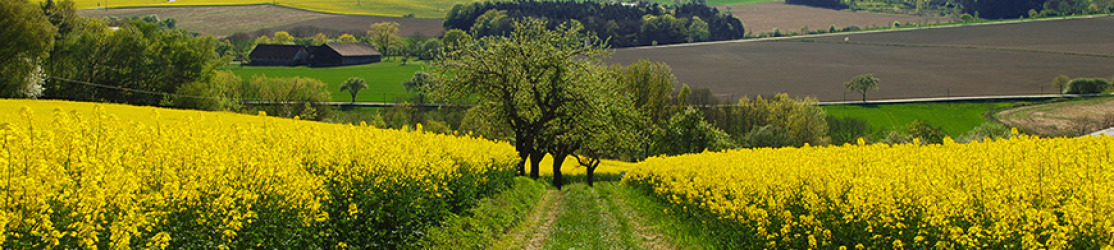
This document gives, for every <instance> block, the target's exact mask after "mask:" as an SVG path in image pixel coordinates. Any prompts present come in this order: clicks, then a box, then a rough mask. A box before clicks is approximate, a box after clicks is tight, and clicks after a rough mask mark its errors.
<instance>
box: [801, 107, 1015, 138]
mask: <svg viewBox="0 0 1114 250" xmlns="http://www.w3.org/2000/svg"><path fill="white" fill-rule="evenodd" d="M1013 104H1014V103H1013V102H958V103H902V104H877V105H874V104H870V105H831V106H824V107H823V108H824V111H827V112H828V114H829V115H832V116H836V117H854V118H858V119H862V120H864V121H866V123H867V124H869V125H870V127H871V129H874V131H875V132H878V131H882V130H894V129H905V127H906V126H907V125H908V124H909V123H912V122H913V121H914V120H920V121H922V122H925V123H928V124H930V125H932V126H936V127H941V128H943V130H944V132H945V133H947V134H948V135H950V136H952V137H958V136H960V135H963V134H964V133H967V131H969V130H971V129H972V128H975V127H976V126H978V125H979V124H983V123H985V122H987V119H986V118H985V117H984V114H986V113H987V112H989V111H991V110H993V109H997V108H1003V107H1009V106H1011V105H1013Z"/></svg>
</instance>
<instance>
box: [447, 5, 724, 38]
mask: <svg viewBox="0 0 1114 250" xmlns="http://www.w3.org/2000/svg"><path fill="white" fill-rule="evenodd" d="M524 17H536V18H544V19H547V20H549V24H550V25H551V26H554V27H555V26H557V25H559V24H561V23H565V22H568V21H576V22H579V23H580V24H581V25H583V26H584V30H585V31H586V32H590V33H594V34H596V35H597V36H599V37H600V38H604V39H607V38H609V39H610V40H609V45H610V46H611V47H633V46H649V45H660V44H674V43H684V42H703V41H723V40H733V39H739V38H743V36H744V35H745V34H746V30H745V29H744V27H743V23H742V21H739V19H738V18H735V16H734V15H732V14H731V13H729V12H725V11H724V12H721V11H719V10H717V9H716V8H714V7H711V6H708V5H705V4H702V3H697V2H693V3H686V4H682V5H676V6H671V5H661V4H657V3H597V2H573V1H567V2H566V1H559V2H558V1H534V0H530V1H518V2H476V3H469V4H458V5H456V6H454V7H453V8H452V10H450V11H449V14H447V15H446V17H445V28H446V29H459V30H465V31H470V33H471V34H472V36H474V37H484V36H491V35H499V36H505V35H507V34H510V32H511V31H512V30H513V28H514V27H513V26H514V25H513V24H514V23H515V22H517V20H521V19H522V18H524ZM550 28H553V27H550Z"/></svg>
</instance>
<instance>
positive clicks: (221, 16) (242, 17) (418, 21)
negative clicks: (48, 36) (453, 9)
mask: <svg viewBox="0 0 1114 250" xmlns="http://www.w3.org/2000/svg"><path fill="white" fill-rule="evenodd" d="M80 13H81V14H82V15H84V16H91V17H109V16H115V17H131V16H146V15H151V14H154V15H158V16H159V18H163V19H165V18H174V19H177V22H178V23H177V24H178V26H179V27H182V28H185V29H187V30H190V31H193V32H198V33H201V34H209V35H214V36H218V37H220V36H228V35H231V34H232V33H236V32H253V31H256V30H260V29H270V30H273V31H280V30H290V29H291V28H294V27H302V26H308V27H317V28H320V29H328V30H335V31H339V32H348V33H351V34H353V35H357V36H360V35H363V34H364V33H365V32H367V30H368V27H370V26H371V24H372V23H377V22H397V23H399V35H403V36H411V35H413V34H414V33H420V34H422V35H424V36H439V35H441V33H443V32H444V28H442V27H441V22H442V21H441V19H429V18H397V17H380V16H352V15H336V14H326V13H317V12H310V11H304V10H296V9H290V8H284V7H275V6H272V5H248V6H203V7H162V8H124V9H109V10H107V11H106V10H103V9H96V10H82V11H80Z"/></svg>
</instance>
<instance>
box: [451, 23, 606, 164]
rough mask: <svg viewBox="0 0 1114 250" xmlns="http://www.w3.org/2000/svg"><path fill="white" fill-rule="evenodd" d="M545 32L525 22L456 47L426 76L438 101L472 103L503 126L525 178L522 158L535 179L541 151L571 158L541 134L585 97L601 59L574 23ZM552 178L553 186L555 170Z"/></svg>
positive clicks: (594, 45)
mask: <svg viewBox="0 0 1114 250" xmlns="http://www.w3.org/2000/svg"><path fill="white" fill-rule="evenodd" d="M546 27H547V22H546V21H544V20H540V19H533V18H527V19H525V20H523V22H519V23H516V24H515V29H514V31H513V32H512V33H511V34H510V35H509V36H506V37H502V36H488V37H484V38H482V39H477V40H464V41H461V42H462V44H461V45H460V46H459V47H458V48H457V49H456V50H453V51H449V52H447V53H446V54H445V55H444V61H443V62H442V63H441V64H440V66H439V67H434V68H433V70H432V71H431V72H430V73H431V74H432V75H434V76H435V79H436V80H437V81H438V82H440V83H441V85H440V87H439V88H437V89H436V90H435V91H434V93H435V95H436V96H437V97H438V98H442V99H458V100H459V99H473V100H475V101H476V102H477V104H478V105H477V107H485V108H487V109H489V112H490V115H492V116H493V118H496V120H495V121H494V122H497V123H502V124H504V125H506V126H507V127H509V128H510V130H511V132H512V133H513V137H514V138H513V140H514V144H515V148H516V150H518V152H519V157H520V158H521V162H522V164H523V165H520V168H519V174H523V175H524V174H525V173H526V170H525V162H526V160H527V159H529V160H530V166H531V169H530V170H531V172H530V176H531V177H534V178H537V177H538V163H540V161H541V159H542V157H544V156H545V154H546V153H552V152H553V151H558V153H563V152H568V153H571V150H553V149H554V148H557V147H561V146H562V145H559V144H561V143H565V141H562V140H560V139H555V138H542V136H544V135H545V134H544V133H545V131H546V130H547V129H553V127H552V126H554V124H553V122H554V121H555V120H558V119H562V120H563V121H564V122H570V121H571V119H573V118H572V117H570V115H572V114H573V113H572V112H570V111H571V109H572V106H571V105H582V103H581V102H582V101H584V100H586V99H587V98H589V97H586V96H583V95H582V94H584V93H585V92H584V91H583V89H582V88H584V86H587V85H592V84H596V83H598V82H599V81H600V80H601V79H602V78H603V77H599V76H598V75H593V74H592V72H600V70H597V69H596V68H597V67H600V66H598V65H597V64H599V60H600V58H601V57H603V56H606V55H607V51H606V50H604V49H603V46H602V44H601V42H600V41H599V40H598V39H594V38H593V37H590V36H586V35H584V34H583V33H581V32H580V31H581V29H582V27H581V26H580V25H579V24H577V23H575V22H570V23H564V24H560V25H558V27H557V28H556V29H553V30H550V29H547V28H546ZM547 151H549V152H547ZM555 159H556V158H555ZM554 168H555V170H559V165H557V164H555V165H554ZM554 174H555V179H554V184H556V185H557V186H560V178H559V177H558V176H559V175H560V172H559V171H558V172H555V173H554Z"/></svg>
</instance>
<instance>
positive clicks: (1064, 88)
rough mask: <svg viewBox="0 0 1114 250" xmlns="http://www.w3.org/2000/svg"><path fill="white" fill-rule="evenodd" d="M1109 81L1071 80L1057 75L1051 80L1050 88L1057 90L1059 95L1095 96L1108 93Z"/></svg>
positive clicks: (1098, 79) (1094, 79) (1093, 79)
mask: <svg viewBox="0 0 1114 250" xmlns="http://www.w3.org/2000/svg"><path fill="white" fill-rule="evenodd" d="M1112 81H1114V78H1111V80H1106V79H1102V78H1075V79H1072V78H1071V77H1068V76H1066V75H1058V76H1056V78H1053V79H1052V87H1053V88H1055V89H1056V90H1059V92H1060V93H1061V94H1077V95H1081V94H1096V93H1105V92H1107V91H1110V88H1111V87H1112V86H1111V82H1112Z"/></svg>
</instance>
